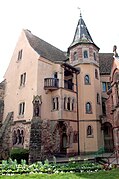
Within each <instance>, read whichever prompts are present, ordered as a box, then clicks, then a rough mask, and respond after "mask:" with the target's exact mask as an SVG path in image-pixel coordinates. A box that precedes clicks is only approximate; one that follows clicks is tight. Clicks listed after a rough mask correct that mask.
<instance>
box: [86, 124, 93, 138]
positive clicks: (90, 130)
mask: <svg viewBox="0 0 119 179" xmlns="http://www.w3.org/2000/svg"><path fill="white" fill-rule="evenodd" d="M92 134H93V129H92V127H91V126H90V125H89V126H88V127H87V136H92Z"/></svg>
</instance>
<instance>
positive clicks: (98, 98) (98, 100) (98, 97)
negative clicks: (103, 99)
mask: <svg viewBox="0 0 119 179" xmlns="http://www.w3.org/2000/svg"><path fill="white" fill-rule="evenodd" d="M97 104H100V95H99V93H97Z"/></svg>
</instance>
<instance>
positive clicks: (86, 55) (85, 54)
mask: <svg viewBox="0 0 119 179" xmlns="http://www.w3.org/2000/svg"><path fill="white" fill-rule="evenodd" d="M83 57H84V58H88V51H87V50H85V51H84V52H83Z"/></svg>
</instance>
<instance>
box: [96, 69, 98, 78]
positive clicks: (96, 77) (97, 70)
mask: <svg viewBox="0 0 119 179" xmlns="http://www.w3.org/2000/svg"><path fill="white" fill-rule="evenodd" d="M95 78H96V79H98V70H97V69H95Z"/></svg>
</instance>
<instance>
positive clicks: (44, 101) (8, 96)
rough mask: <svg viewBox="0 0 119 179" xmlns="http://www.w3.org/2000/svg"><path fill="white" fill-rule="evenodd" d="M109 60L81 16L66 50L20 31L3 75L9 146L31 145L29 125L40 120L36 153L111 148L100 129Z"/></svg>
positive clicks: (102, 128) (25, 31) (108, 73)
mask: <svg viewBox="0 0 119 179" xmlns="http://www.w3.org/2000/svg"><path fill="white" fill-rule="evenodd" d="M112 64H113V54H112V53H103V54H100V53H99V47H98V46H97V45H96V44H95V43H94V41H93V39H92V37H91V35H90V33H89V31H88V28H87V26H86V24H85V22H84V20H83V18H82V15H80V19H79V21H78V24H77V27H76V31H75V34H74V38H73V41H72V43H71V45H70V46H69V47H68V50H67V53H64V52H63V51H61V50H59V49H58V48H56V47H54V46H52V45H51V44H49V43H47V42H45V41H44V40H42V39H40V38H38V37H36V36H35V35H33V34H32V33H31V32H30V31H29V30H23V31H22V32H21V35H20V37H19V39H18V42H17V44H16V47H15V50H14V52H13V55H12V58H11V61H10V63H9V66H8V69H7V71H6V73H5V75H4V79H5V95H4V116H3V123H4V121H5V120H6V118H7V116H8V115H9V114H10V113H12V119H13V122H12V125H11V133H10V135H11V136H10V144H9V147H23V148H29V147H30V146H32V144H31V143H32V142H31V141H34V140H35V138H32V136H33V135H32V134H31V133H32V131H33V130H35V129H34V127H33V126H36V130H37V124H36V125H31V124H32V121H35V122H36V121H38V120H40V121H41V123H42V124H41V128H40V130H41V133H40V135H39V138H40V139H37V142H38V141H40V142H39V143H40V150H41V153H42V152H43V151H46V153H52V154H55V153H58V154H61V153H63V154H79V153H88V152H94V151H97V150H98V149H99V148H100V147H102V146H105V147H106V149H107V151H110V150H112V148H113V147H112V145H109V144H110V142H112V136H111V137H110V140H108V137H107V138H106V134H105V132H104V126H107V128H108V127H109V126H108V125H105V124H107V123H106V122H107V120H108V119H107V116H106V105H105V101H106V100H107V98H108V95H107V91H108V90H109V89H110V87H111V86H110V84H111V83H110V77H111V69H112ZM33 119H34V120H33ZM105 128H106V127H105Z"/></svg>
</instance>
